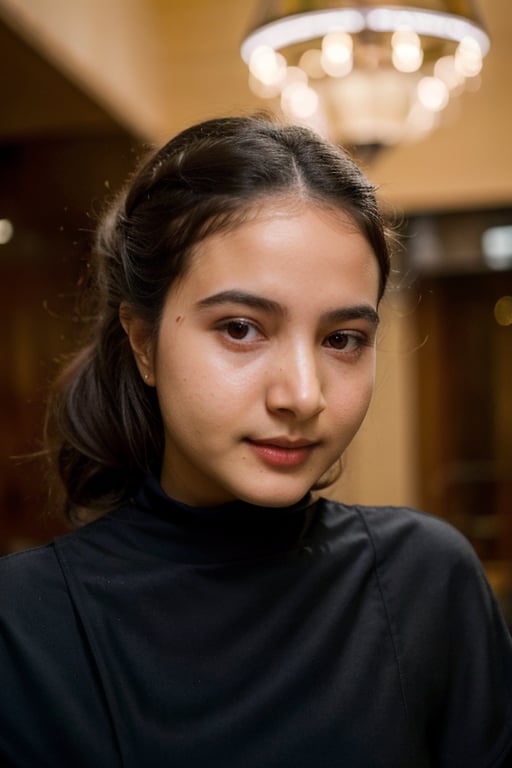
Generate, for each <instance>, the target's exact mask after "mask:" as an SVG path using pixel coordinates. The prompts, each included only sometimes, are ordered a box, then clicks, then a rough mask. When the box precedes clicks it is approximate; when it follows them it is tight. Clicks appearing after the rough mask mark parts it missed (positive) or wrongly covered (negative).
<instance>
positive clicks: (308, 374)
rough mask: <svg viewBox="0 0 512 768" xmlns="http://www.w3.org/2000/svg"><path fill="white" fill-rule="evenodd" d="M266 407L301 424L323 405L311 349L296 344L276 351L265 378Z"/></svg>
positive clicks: (323, 397) (316, 363) (319, 378)
mask: <svg viewBox="0 0 512 768" xmlns="http://www.w3.org/2000/svg"><path fill="white" fill-rule="evenodd" d="M266 404H267V408H268V410H269V411H271V412H273V413H283V414H286V413H288V414H290V415H293V416H294V417H295V418H296V419H299V420H301V421H305V420H307V419H310V418H312V417H313V416H316V415H318V414H319V413H321V412H322V411H323V410H324V408H325V405H326V401H325V396H324V391H323V385H322V377H321V372H320V370H319V366H318V361H317V359H316V355H315V352H314V350H313V349H309V348H308V346H307V345H306V344H303V343H296V344H294V345H287V346H286V348H285V349H280V350H279V351H278V353H277V355H276V359H275V360H274V361H273V362H272V365H271V369H270V370H269V375H268V384H267V392H266Z"/></svg>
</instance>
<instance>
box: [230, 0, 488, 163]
mask: <svg viewBox="0 0 512 768" xmlns="http://www.w3.org/2000/svg"><path fill="white" fill-rule="evenodd" d="M259 10H260V13H259V17H258V19H257V22H256V24H255V26H254V27H253V29H252V31H251V32H250V33H249V34H248V35H247V37H246V38H245V40H244V41H243V43H242V47H241V56H242V59H243V60H244V61H245V63H246V64H247V66H248V68H249V86H250V88H251V90H252V91H253V92H254V93H255V94H256V95H257V96H259V97H261V98H263V99H268V100H269V102H268V103H269V105H270V106H271V108H273V109H274V110H276V111H278V112H281V113H282V114H283V115H284V116H285V117H286V118H287V119H289V120H291V121H294V122H302V123H305V124H309V125H310V126H312V127H313V128H315V129H316V130H318V131H319V132H321V133H323V134H324V135H327V136H328V137H329V138H331V139H332V140H334V141H337V142H339V143H340V144H343V145H345V146H350V147H353V148H356V149H357V148H359V149H360V150H364V149H366V150H370V149H375V148H380V147H383V146H390V145H395V144H398V143H400V142H406V141H414V140H418V139H420V138H423V137H424V136H425V135H427V134H428V133H429V132H430V131H432V130H433V129H434V128H435V127H436V126H437V125H438V124H439V121H440V118H441V115H442V113H443V111H444V110H446V108H447V107H448V106H449V104H450V103H453V101H454V100H455V98H456V97H458V96H460V94H461V93H462V92H463V91H464V90H468V89H469V90H475V89H476V88H477V87H478V84H479V75H480V71H481V69H482V63H483V59H484V57H485V55H486V54H487V52H488V50H489V47H490V42H489V37H488V35H487V33H486V31H485V29H484V27H483V25H482V23H481V21H480V19H479V16H478V14H477V11H476V8H475V7H474V4H473V2H472V0H417V1H415V0H409V1H407V0H406V2H404V3H402V2H400V1H399V0H395V2H394V3H393V4H392V5H384V4H382V3H381V2H377V0H361V1H360V2H350V0H267V1H266V2H261V3H260V9H259Z"/></svg>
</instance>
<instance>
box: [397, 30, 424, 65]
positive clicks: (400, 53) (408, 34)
mask: <svg viewBox="0 0 512 768" xmlns="http://www.w3.org/2000/svg"><path fill="white" fill-rule="evenodd" d="M391 45H392V49H393V50H392V61H393V66H394V67H395V69H398V71H399V72H416V71H417V70H418V69H419V68H420V67H421V65H422V64H423V50H422V47H421V41H420V38H419V37H418V35H417V34H416V32H414V31H413V30H412V29H409V27H402V28H400V29H397V30H396V32H394V33H393V36H392V38H391Z"/></svg>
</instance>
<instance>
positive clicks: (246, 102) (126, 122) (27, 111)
mask: <svg viewBox="0 0 512 768" xmlns="http://www.w3.org/2000/svg"><path fill="white" fill-rule="evenodd" d="M256 6H257V0H108V2H105V1H104V0H73V2H72V3H70V2H69V0H38V2H37V3H34V2H33V0H0V88H1V94H2V110H1V113H0V114H1V116H0V142H2V143H3V144H5V143H13V142H19V141H27V140H30V139H31V138H37V137H40V136H42V135H51V134H54V135H71V134H74V133H88V134H94V133H106V132H107V133H108V132H109V131H110V132H112V131H116V130H124V131H126V132H128V133H130V134H131V135H133V136H136V137H139V138H142V139H143V140H150V141H153V142H157V143H158V142H162V141H164V140H166V139H167V138H168V137H169V136H170V135H172V134H173V133H175V132H176V131H178V130H180V129H181V128H183V127H185V126H186V125H188V124H190V123H191V122H194V121H197V120H200V119H203V118H207V117H212V116H217V115H221V114H233V113H238V112H248V111H251V110H252V109H254V108H255V107H259V106H261V103H260V102H257V101H256V99H255V97H254V96H252V95H251V93H250V91H249V89H248V86H247V73H246V70H245V66H244V65H243V63H242V62H241V60H240V57H239V44H240V41H241V39H242V38H243V35H244V32H245V31H246V30H247V29H248V27H249V26H250V23H251V19H252V17H253V14H254V13H255V10H256ZM479 7H480V10H481V13H482V15H483V18H484V20H485V23H486V26H487V28H488V31H489V33H490V37H491V41H492V48H491V52H490V53H489V55H488V57H487V59H486V61H485V66H484V71H483V76H482V83H481V87H480V89H479V90H478V91H477V92H475V93H466V94H464V96H463V97H461V98H460V100H459V102H458V103H457V105H456V108H455V109H454V110H453V111H452V112H451V113H450V114H449V115H448V116H447V119H446V120H445V122H444V124H443V125H442V127H441V128H439V129H438V130H437V131H436V132H435V133H434V134H432V135H431V136H430V137H429V138H428V139H426V140H424V141H422V142H420V143H416V144H411V145H407V146H402V147H398V148H395V149H390V150H385V151H384V152H383V153H382V154H381V155H379V156H378V157H377V158H376V159H375V160H373V161H372V162H371V165H369V166H368V168H367V171H368V173H369V175H370V176H371V177H372V179H373V180H374V181H376V182H377V183H378V184H379V185H380V188H381V191H380V194H381V196H382V198H383V199H384V200H385V201H386V202H387V203H388V204H389V205H390V206H392V207H394V208H398V209H401V210H405V211H422V210H433V209H434V210H438V209H460V208H474V207H491V206H495V207H496V206H503V207H508V206H511V205H512V142H511V141H510V130H511V125H512V99H511V98H510V82H509V81H510V77H511V76H512V45H511V40H512V6H511V4H510V0H479Z"/></svg>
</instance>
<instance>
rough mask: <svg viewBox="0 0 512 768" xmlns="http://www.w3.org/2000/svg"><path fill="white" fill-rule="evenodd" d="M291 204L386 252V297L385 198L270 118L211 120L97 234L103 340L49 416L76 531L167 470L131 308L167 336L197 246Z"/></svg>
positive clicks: (336, 154) (307, 137) (96, 331)
mask: <svg viewBox="0 0 512 768" xmlns="http://www.w3.org/2000/svg"><path fill="white" fill-rule="evenodd" d="M283 194H286V195H287V196H291V197H297V198H298V199H306V200H311V201H315V202H317V203H318V204H320V205H324V206H328V207H329V208H331V209H333V210H334V211H336V210H340V211H342V212H345V213H346V214H349V215H350V216H351V217H352V219H353V220H354V221H355V223H356V224H357V226H358V227H359V229H360V231H361V232H362V234H363V235H364V236H365V237H366V238H367V240H368V242H369V243H370V245H371V246H372V248H373V250H374V252H375V256H376V258H377V261H378V264H379V268H380V277H381V284H380V295H382V293H383V291H384V288H385V284H386V281H387V278H388V274H389V250H388V244H387V239H386V233H385V228H384V225H383V221H382V218H381V214H380V212H379V209H378V206H377V202H376V198H375V190H374V188H373V186H372V185H371V184H370V183H369V181H368V180H367V179H366V177H365V176H364V175H363V173H362V172H361V171H360V169H359V168H358V167H357V166H356V165H355V164H354V163H353V162H352V160H351V159H350V158H349V157H348V156H347V155H346V154H345V153H344V152H343V151H342V150H341V149H339V148H337V147H334V146H333V145H331V144H329V143H328V142H326V141H324V140H323V139H321V138H320V137H318V136H317V135H316V134H315V133H313V132H312V131H310V130H309V129H306V128H303V127H297V126H283V125H279V124H276V123H273V122H271V121H270V120H268V119H266V118H260V117H237V118H222V119H216V120H210V121H207V122H204V123H201V124H199V125H196V126H194V127H192V128H189V129H187V130H185V131H183V132H182V133H180V134H179V135H178V136H176V137H175V138H174V139H172V140H171V141H170V142H169V143H168V144H166V145H165V146H164V147H163V148H162V149H160V150H159V151H157V152H154V153H153V154H152V155H151V156H150V157H149V158H148V159H147V160H146V161H145V162H144V163H143V165H142V166H141V168H140V169H139V170H138V172H136V173H135V175H134V176H133V178H132V179H131V180H130V182H129V183H128V185H127V186H126V188H125V189H124V191H123V192H122V194H121V195H120V196H119V197H118V199H117V201H116V202H115V204H114V205H113V206H112V207H111V209H110V210H109V211H108V213H107V214H106V216H105V217H104V219H103V221H102V222H101V224H100V226H99V228H98V231H97V237H96V244H95V249H94V255H95V260H96V261H95V272H94V275H93V281H94V282H93V286H92V288H93V290H92V294H93V295H94V301H95V305H96V311H95V322H94V327H93V331H92V335H91V338H90V341H89V343H88V344H87V346H86V347H85V348H83V349H82V351H81V352H80V353H79V354H78V355H77V356H76V357H75V358H74V360H73V361H72V362H71V364H70V365H68V367H67V368H65V369H64V371H63V372H62V374H61V376H60V377H59V379H58V380H57V382H56V383H55V386H54V389H53V393H52V396H51V399H50V402H49V406H48V414H47V451H48V456H49V458H50V463H51V465H52V466H53V467H54V469H55V470H56V474H57V475H58V476H60V480H61V481H62V483H63V486H64V492H65V511H66V513H67V515H68V516H69V517H70V518H71V519H75V520H78V519H79V518H80V514H81V513H82V512H83V511H84V510H88V511H90V512H96V513H98V512H99V513H101V512H105V511H108V510H110V509H113V508H115V507H116V506H118V505H119V504H121V503H122V502H123V501H125V500H127V499H128V498H129V497H130V496H132V495H133V493H134V492H135V491H136V489H137V488H138V486H139V485H140V483H141V481H142V478H143V476H144V475H145V474H147V473H148V472H153V473H157V474H158V472H159V470H160V461H161V457H162V454H163V428H162V422H161V418H160V410H159V406H158V401H157V397H156V392H155V390H154V388H151V387H148V386H146V385H145V384H144V382H143V381H142V379H141V376H140V374H139V372H138V370H137V367H136V365H135V362H134V358H133V354H132V351H131V348H130V345H129V341H128V337H127V336H126V334H125V332H124V329H123V327H122V325H121V323H120V319H119V311H120V306H121V303H122V302H126V303H127V304H128V305H130V306H131V308H132V311H133V312H134V314H136V315H138V316H139V317H141V318H142V319H144V320H145V321H146V322H147V324H148V327H149V328H150V329H151V332H152V333H153V334H154V335H156V334H157V333H158V326H159V319H160V316H161V312H162V308H163V304H164V301H165V298H166V295H167V292H168V290H169V287H170V285H171V284H172V283H173V281H174V280H175V279H176V278H178V277H180V276H181V275H183V274H184V272H185V270H186V268H187V265H188V262H189V260H190V255H191V252H192V250H193V248H194V246H195V245H196V244H198V243H199V242H200V241H201V240H203V239H204V238H205V237H207V236H208V235H210V234H213V233H215V232H219V231H221V230H229V228H234V227H236V226H237V225H238V224H240V223H241V222H242V221H243V220H244V216H246V215H247V213H248V211H249V210H250V209H251V207H253V206H254V204H255V203H257V202H258V201H263V200H266V199H267V198H269V197H271V196H276V195H283Z"/></svg>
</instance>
